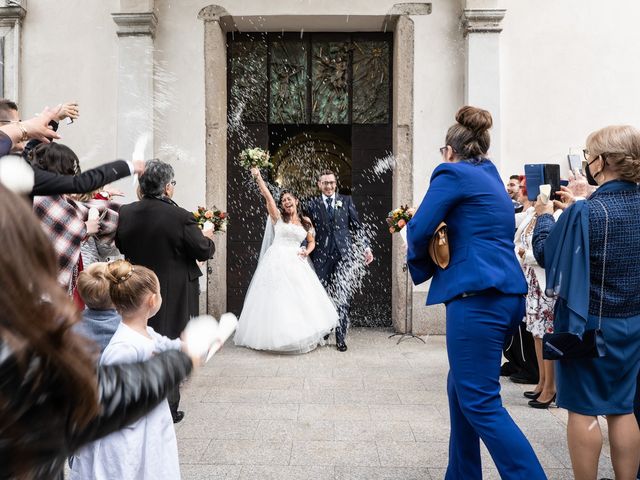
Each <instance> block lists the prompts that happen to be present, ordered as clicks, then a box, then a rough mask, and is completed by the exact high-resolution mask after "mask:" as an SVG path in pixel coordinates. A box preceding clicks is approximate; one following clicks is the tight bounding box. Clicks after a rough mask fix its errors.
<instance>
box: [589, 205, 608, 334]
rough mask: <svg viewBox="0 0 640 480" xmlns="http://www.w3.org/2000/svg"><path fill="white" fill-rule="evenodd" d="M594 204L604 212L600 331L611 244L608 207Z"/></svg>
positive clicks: (599, 312)
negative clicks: (608, 250) (605, 276)
mask: <svg viewBox="0 0 640 480" xmlns="http://www.w3.org/2000/svg"><path fill="white" fill-rule="evenodd" d="M593 201H594V202H598V203H599V204H600V206H601V207H602V210H604V253H603V254H602V280H601V281H600V309H599V311H598V330H600V327H601V325H602V302H603V299H604V272H605V269H606V268H607V245H608V243H609V212H608V211H607V207H605V206H604V203H602V202H601V201H600V200H598V199H595V198H594V199H593Z"/></svg>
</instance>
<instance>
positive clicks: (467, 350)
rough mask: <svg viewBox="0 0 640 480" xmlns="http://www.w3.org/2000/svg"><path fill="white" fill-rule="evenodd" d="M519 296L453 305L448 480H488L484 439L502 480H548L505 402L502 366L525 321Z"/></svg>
mask: <svg viewBox="0 0 640 480" xmlns="http://www.w3.org/2000/svg"><path fill="white" fill-rule="evenodd" d="M524 306H525V299H524V297H523V296H519V295H503V294H499V293H497V292H496V293H495V294H483V295H476V296H470V297H465V298H460V299H456V300H453V301H451V302H449V303H448V304H447V355H448V357H449V377H448V379H447V391H448V394H449V414H450V416H451V436H450V439H449V467H448V468H447V474H446V476H445V479H446V480H476V479H482V467H481V462H480V439H482V441H483V442H484V444H485V445H486V447H487V449H488V450H489V453H490V454H491V458H493V461H494V463H495V464H496V467H497V469H498V472H499V473H500V477H501V478H502V479H507V480H543V479H544V480H546V478H547V477H546V475H545V473H544V471H543V470H542V466H541V465H540V462H539V461H538V458H537V457H536V454H535V453H534V451H533V449H532V448H531V445H530V444H529V441H528V440H527V439H526V437H525V436H524V434H523V433H522V432H521V431H520V429H519V428H518V426H517V425H516V424H515V422H514V421H513V419H512V418H511V416H510V415H509V413H508V412H507V410H506V409H505V408H504V407H503V406H502V399H501V398H500V360H501V357H502V348H503V346H504V343H505V341H506V339H507V337H508V336H509V335H511V334H512V333H513V331H514V330H515V329H516V328H517V325H518V323H519V322H520V321H522V317H523V316H524Z"/></svg>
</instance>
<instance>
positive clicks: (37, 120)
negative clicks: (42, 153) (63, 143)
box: [2, 106, 60, 143]
mask: <svg viewBox="0 0 640 480" xmlns="http://www.w3.org/2000/svg"><path fill="white" fill-rule="evenodd" d="M59 110H60V107H59V106H58V107H56V108H54V109H52V108H49V107H45V109H44V110H43V111H42V113H41V114H40V115H38V116H36V117H33V118H31V119H29V120H25V121H24V122H19V123H18V124H9V125H6V126H5V127H2V129H3V130H4V129H5V128H6V129H11V132H9V131H5V133H7V135H9V136H10V137H11V139H12V140H14V143H16V140H17V141H18V142H19V141H20V139H21V138H22V137H23V135H24V132H23V131H22V129H24V130H25V131H26V136H27V137H28V138H30V139H32V138H33V139H36V140H40V141H41V142H42V143H49V142H50V140H49V139H50V138H60V135H58V134H57V133H56V132H54V131H53V129H52V128H51V127H50V126H49V123H50V122H51V120H53V119H55V118H56V116H57V114H58V111H59ZM20 125H22V129H21V128H20ZM15 135H17V139H14V136H15Z"/></svg>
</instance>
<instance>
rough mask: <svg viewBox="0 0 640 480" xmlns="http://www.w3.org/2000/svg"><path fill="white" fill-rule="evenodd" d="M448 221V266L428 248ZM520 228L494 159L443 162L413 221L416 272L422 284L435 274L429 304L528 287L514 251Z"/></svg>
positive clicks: (411, 256)
mask: <svg viewBox="0 0 640 480" xmlns="http://www.w3.org/2000/svg"><path fill="white" fill-rule="evenodd" d="M442 221H444V222H446V224H447V226H448V232H449V233H448V235H449V251H450V253H451V259H450V262H449V266H448V267H447V268H445V269H441V268H439V267H437V266H436V265H435V264H434V263H433V261H432V260H431V258H430V257H429V253H428V246H429V241H430V240H431V237H432V236H433V233H434V232H435V229H436V228H437V226H438V225H439V224H440V222H442ZM515 229H516V228H515V214H514V210H513V204H512V202H511V199H510V198H509V196H508V195H507V192H506V190H505V188H504V185H503V184H502V180H501V179H500V176H499V175H498V171H497V170H496V167H495V166H494V165H493V163H491V161H489V160H480V159H471V160H465V161H461V162H457V163H443V164H440V165H439V166H438V167H437V168H436V169H435V170H434V171H433V175H432V176H431V182H430V185H429V190H428V191H427V193H426V195H425V197H424V199H423V200H422V203H421V204H420V207H419V208H418V211H417V212H416V214H415V215H414V217H413V218H412V219H411V221H410V222H409V223H408V224H407V242H408V251H407V264H408V266H409V271H410V273H411V278H412V279H413V282H414V283H415V284H416V285H419V284H421V283H423V282H426V281H427V280H429V279H430V278H432V277H433V280H432V282H431V287H430V288H429V295H428V297H427V305H435V304H438V303H446V302H448V301H450V300H452V299H453V298H455V297H457V296H459V295H462V294H463V293H472V292H480V291H482V290H486V289H489V288H495V289H497V290H499V291H500V292H503V293H505V294H525V293H527V283H526V280H525V278H524V274H523V273H522V268H521V267H520V264H519V263H518V260H517V259H516V254H515V251H514V250H515V246H514V244H513V237H514V234H515Z"/></svg>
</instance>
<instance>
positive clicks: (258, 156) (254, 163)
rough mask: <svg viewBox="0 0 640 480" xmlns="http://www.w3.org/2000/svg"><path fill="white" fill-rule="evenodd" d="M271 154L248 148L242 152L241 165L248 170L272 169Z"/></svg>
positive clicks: (259, 149) (260, 149)
mask: <svg viewBox="0 0 640 480" xmlns="http://www.w3.org/2000/svg"><path fill="white" fill-rule="evenodd" d="M269 158H270V157H269V152H267V151H266V150H263V149H262V148H257V147H256V148H246V149H244V150H243V151H242V152H240V158H239V160H240V165H241V166H242V167H244V168H246V169H250V168H254V167H255V168H271V167H273V165H272V164H271V162H270V161H269Z"/></svg>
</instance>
